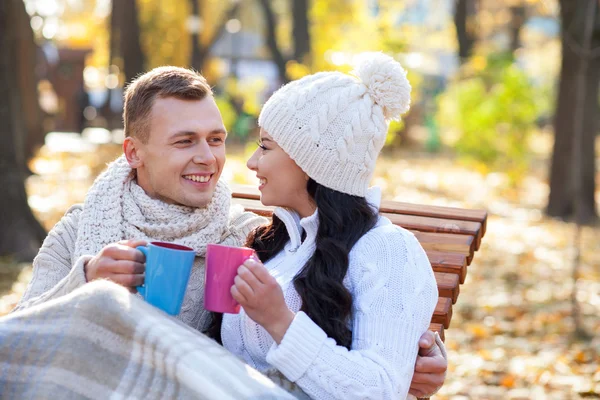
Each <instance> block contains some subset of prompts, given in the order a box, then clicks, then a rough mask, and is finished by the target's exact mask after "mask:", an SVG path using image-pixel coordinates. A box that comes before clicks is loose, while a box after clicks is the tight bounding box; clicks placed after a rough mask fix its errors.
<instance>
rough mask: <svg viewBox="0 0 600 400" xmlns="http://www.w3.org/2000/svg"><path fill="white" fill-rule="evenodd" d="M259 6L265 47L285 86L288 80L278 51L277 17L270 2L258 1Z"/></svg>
mask: <svg viewBox="0 0 600 400" xmlns="http://www.w3.org/2000/svg"><path fill="white" fill-rule="evenodd" d="M260 4H261V6H262V9H263V13H264V15H265V22H266V24H265V40H266V41H267V46H268V47H269V51H270V52H271V57H272V58H273V62H274V63H275V65H276V66H277V71H278V72H279V80H280V81H281V83H282V84H285V83H288V82H289V81H290V79H289V77H288V76H287V71H286V68H285V65H286V63H287V60H286V59H285V57H284V56H283V54H282V52H281V50H280V49H279V43H278V42H277V35H276V32H277V17H276V16H275V13H274V12H273V8H272V7H271V2H270V0H260Z"/></svg>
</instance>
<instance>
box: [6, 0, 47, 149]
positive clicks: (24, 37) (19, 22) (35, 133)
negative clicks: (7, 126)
mask: <svg viewBox="0 0 600 400" xmlns="http://www.w3.org/2000/svg"><path fill="white" fill-rule="evenodd" d="M11 21H14V24H15V27H16V29H18V34H17V35H16V40H17V41H18V42H17V45H16V48H17V49H19V52H18V55H17V57H18V59H17V62H16V64H17V65H19V68H18V69H17V71H16V74H17V76H18V83H19V91H20V93H21V112H22V113H23V116H22V120H23V121H24V122H25V130H24V132H23V134H24V138H25V139H24V146H25V148H24V155H25V158H26V159H30V158H31V157H33V155H34V154H35V152H36V150H37V149H38V148H39V147H41V146H42V145H43V144H44V136H45V133H46V132H45V131H44V126H43V114H42V110H41V108H40V104H39V101H38V90H37V84H38V77H37V75H36V66H37V65H38V63H39V61H40V60H38V47H37V45H36V44H35V40H34V36H33V31H32V30H31V26H30V23H29V15H28V14H27V11H26V10H25V7H16V8H14V15H13V18H12V19H11Z"/></svg>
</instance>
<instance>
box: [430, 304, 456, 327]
mask: <svg viewBox="0 0 600 400" xmlns="http://www.w3.org/2000/svg"><path fill="white" fill-rule="evenodd" d="M451 320H452V300H451V299H449V298H447V297H439V298H438V302H437V304H436V306H435V311H434V312H433V317H432V318H431V322H432V323H437V324H442V325H444V328H446V329H448V328H449V327H450V321H451Z"/></svg>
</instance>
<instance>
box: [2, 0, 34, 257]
mask: <svg viewBox="0 0 600 400" xmlns="http://www.w3.org/2000/svg"><path fill="white" fill-rule="evenodd" d="M20 7H22V8H23V10H19V8H20ZM24 8H25V5H24V3H23V2H22V1H21V0H3V1H0V93H2V96H0V121H2V124H0V187H2V188H3V190H2V191H1V192H0V255H12V256H15V257H17V258H18V259H20V260H31V259H33V257H34V256H35V254H36V253H37V250H38V249H39V246H40V244H41V242H42V240H43V239H44V237H45V232H44V230H43V229H42V227H41V226H40V224H39V222H37V220H36V219H35V217H34V216H33V214H32V213H31V209H30V208H29V205H28V204H27V194H26V192H25V184H24V178H25V176H24V173H23V172H24V170H25V157H24V154H25V153H24V146H23V143H24V142H23V138H24V137H25V135H26V123H25V121H24V120H23V116H24V113H23V110H22V98H21V93H20V88H19V87H18V82H19V79H18V74H17V68H15V65H14V63H15V60H16V59H18V51H19V49H18V47H17V46H18V45H19V44H20V43H21V40H23V38H21V37H19V33H20V30H21V28H22V27H19V26H18V25H17V23H16V21H15V19H14V18H13V17H14V15H16V13H18V12H21V11H24Z"/></svg>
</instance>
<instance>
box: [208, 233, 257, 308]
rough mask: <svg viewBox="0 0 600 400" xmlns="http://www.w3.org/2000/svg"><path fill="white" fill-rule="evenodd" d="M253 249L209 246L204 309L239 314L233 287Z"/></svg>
mask: <svg viewBox="0 0 600 400" xmlns="http://www.w3.org/2000/svg"><path fill="white" fill-rule="evenodd" d="M252 256H254V257H256V253H255V252H254V250H253V249H249V248H247V247H231V246H224V245H220V244H209V245H208V246H207V247H206V272H205V277H204V308H205V309H207V310H209V311H214V312H220V313H228V314H237V313H239V312H240V305H239V303H238V302H237V301H235V300H234V299H233V297H232V296H231V287H232V286H233V281H234V279H235V276H236V275H237V270H238V268H239V266H240V265H242V264H243V263H244V261H246V260H247V259H248V258H250V257H252Z"/></svg>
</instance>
